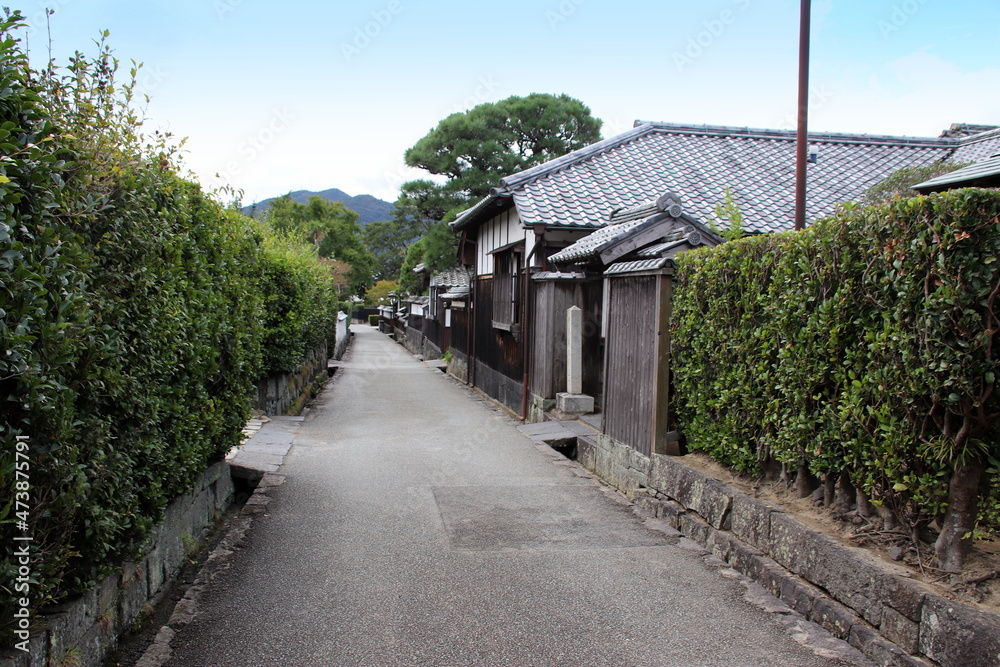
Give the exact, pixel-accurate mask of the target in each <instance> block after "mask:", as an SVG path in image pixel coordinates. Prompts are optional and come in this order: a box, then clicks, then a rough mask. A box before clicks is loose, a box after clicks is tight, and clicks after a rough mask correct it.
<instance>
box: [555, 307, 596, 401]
mask: <svg viewBox="0 0 1000 667" xmlns="http://www.w3.org/2000/svg"><path fill="white" fill-rule="evenodd" d="M566 388H567V389H568V391H566V392H564V393H558V394H556V408H557V409H558V410H559V411H560V412H562V413H564V414H566V415H574V414H582V413H585V412H593V411H594V398H593V397H592V396H587V395H586V394H584V393H583V311H582V310H580V309H579V308H578V307H576V306H572V307H571V308H569V309H568V310H567V311H566Z"/></svg>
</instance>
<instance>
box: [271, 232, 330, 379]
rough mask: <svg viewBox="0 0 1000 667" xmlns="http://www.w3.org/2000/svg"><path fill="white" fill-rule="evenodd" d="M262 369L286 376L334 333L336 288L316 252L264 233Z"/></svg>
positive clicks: (272, 234)
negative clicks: (285, 374)
mask: <svg viewBox="0 0 1000 667" xmlns="http://www.w3.org/2000/svg"><path fill="white" fill-rule="evenodd" d="M264 260H265V262H264V270H263V272H262V280H263V288H262V291H263V293H264V294H266V295H267V296H266V298H265V313H264V331H265V342H264V369H265V373H266V374H272V373H291V372H294V371H296V370H298V368H299V367H300V366H301V365H302V362H303V361H304V360H305V357H306V354H307V353H308V352H309V351H310V350H312V349H313V348H314V347H316V346H317V345H319V344H320V343H322V342H323V341H329V343H330V344H331V346H332V344H333V341H334V338H335V337H336V333H337V312H338V310H339V307H340V304H339V301H338V289H337V285H336V281H335V280H334V277H333V274H332V273H331V272H330V270H329V268H328V267H327V266H325V265H323V264H321V263H320V262H319V261H317V257H316V251H315V249H313V247H312V246H309V245H305V244H304V243H302V242H301V241H300V240H299V239H297V238H295V237H292V236H284V235H280V234H276V233H273V232H271V233H269V234H268V235H267V237H266V239H265V242H264Z"/></svg>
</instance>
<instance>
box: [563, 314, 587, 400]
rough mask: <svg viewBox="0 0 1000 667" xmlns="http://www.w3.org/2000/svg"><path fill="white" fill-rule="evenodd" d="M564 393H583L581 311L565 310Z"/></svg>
mask: <svg viewBox="0 0 1000 667" xmlns="http://www.w3.org/2000/svg"><path fill="white" fill-rule="evenodd" d="M566 391H567V393H570V394H582V393H583V311H582V310H580V309H579V308H577V307H576V306H573V307H571V308H569V309H567V310H566Z"/></svg>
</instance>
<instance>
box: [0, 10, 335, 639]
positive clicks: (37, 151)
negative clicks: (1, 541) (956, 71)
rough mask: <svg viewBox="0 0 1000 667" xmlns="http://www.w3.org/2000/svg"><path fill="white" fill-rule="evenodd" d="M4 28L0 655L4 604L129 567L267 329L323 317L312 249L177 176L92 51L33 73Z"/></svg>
mask: <svg viewBox="0 0 1000 667" xmlns="http://www.w3.org/2000/svg"><path fill="white" fill-rule="evenodd" d="M16 25H17V19H16V18H14V19H10V20H7V21H5V22H0V35H2V41H0V91H3V92H2V93H0V155H2V156H3V158H4V160H3V162H2V163H0V272H2V273H3V280H2V282H0V396H2V397H3V398H4V400H3V401H0V445H2V449H0V473H2V477H0V481H2V484H0V524H2V525H3V528H4V534H5V535H12V534H15V533H20V531H21V529H20V528H19V527H18V526H17V524H16V522H17V521H19V520H21V519H22V518H24V519H26V521H27V523H28V525H29V530H28V533H27V534H30V536H31V537H32V539H33V541H32V543H31V544H32V563H31V568H32V572H31V576H32V578H31V581H30V592H29V593H28V594H27V595H25V594H24V593H23V592H21V591H18V593H17V594H16V595H15V594H14V591H13V590H12V589H13V587H14V582H15V574H16V572H17V564H16V562H15V560H14V559H13V557H12V556H11V554H10V551H9V550H6V551H5V553H4V556H3V559H2V560H0V598H2V600H3V603H2V607H3V608H2V610H0V613H2V618H0V635H2V636H0V639H2V640H3V641H0V644H7V640H8V639H9V638H10V621H11V619H12V618H13V616H12V614H13V612H12V611H11V609H10V607H9V605H11V604H12V603H13V602H14V601H15V600H16V599H18V598H20V597H29V598H30V600H31V606H32V608H33V609H38V608H39V607H41V606H43V605H45V604H46V603H51V602H54V601H58V600H61V599H63V598H66V597H67V596H70V595H72V594H75V593H78V592H82V591H84V590H86V589H87V588H88V587H90V586H91V585H92V584H93V583H94V582H95V581H97V580H98V579H99V578H100V577H101V576H103V575H104V574H106V573H107V572H109V571H111V570H112V569H113V568H114V566H115V565H116V564H118V563H119V562H121V561H122V560H123V559H128V558H132V557H135V556H136V555H137V554H138V553H139V551H140V549H141V547H142V545H143V543H144V541H145V540H146V538H147V536H148V534H149V531H150V529H151V528H152V526H153V525H154V523H155V522H156V521H157V520H159V518H160V517H161V516H162V513H163V509H164V508H165V506H166V505H167V504H168V503H169V502H170V501H171V500H173V499H174V498H175V497H177V496H179V495H181V494H183V493H184V492H186V491H188V490H189V489H190V488H191V486H192V485H193V483H194V482H195V481H196V480H197V478H198V477H199V476H200V475H201V473H202V472H203V471H204V470H205V468H206V467H207V466H208V465H209V464H210V463H211V462H212V461H216V460H219V459H221V458H222V457H223V456H224V455H225V453H226V452H227V451H228V450H229V449H230V448H231V447H233V446H234V445H236V444H238V443H239V441H240V437H241V431H242V428H243V426H244V424H245V423H246V419H247V418H248V416H249V414H250V411H251V401H252V395H253V389H254V384H255V382H256V380H257V379H258V378H259V377H260V376H261V374H262V372H264V370H265V369H264V365H263V362H264V347H265V346H270V345H278V344H279V342H278V341H277V338H280V345H281V346H282V350H283V351H284V352H285V353H286V354H285V357H284V358H283V361H284V362H287V363H288V364H291V363H294V360H295V354H298V353H302V352H304V351H305V350H306V349H308V348H310V347H312V346H314V345H315V344H316V343H317V342H318V341H320V340H321V339H322V338H323V337H327V338H330V339H332V337H333V332H334V327H335V322H336V288H335V286H334V285H333V279H332V276H331V274H330V271H329V270H328V269H327V268H326V267H324V266H323V265H322V264H321V263H320V261H319V260H318V259H317V258H316V256H315V253H314V251H311V250H309V249H308V248H307V247H306V248H305V250H298V249H295V248H292V247H290V246H287V247H286V246H285V245H282V242H281V241H280V240H275V239H273V238H272V237H271V236H270V233H269V232H268V231H267V230H266V229H263V228H261V227H260V225H259V223H257V222H255V221H252V220H251V219H249V218H247V217H246V216H243V215H242V214H240V213H239V212H238V211H237V210H235V209H231V208H226V207H224V206H222V205H221V204H219V203H218V202H217V201H215V200H214V199H213V198H211V197H209V196H206V195H205V194H204V193H202V191H201V190H200V188H199V187H198V186H197V185H195V184H193V183H190V182H187V181H184V180H183V179H181V178H179V177H178V176H177V175H176V167H175V159H174V153H175V149H174V148H172V147H171V146H170V145H169V143H168V138H167V137H161V136H158V135H154V136H153V137H144V136H142V135H140V134H139V127H140V121H139V120H138V119H137V118H136V117H135V115H134V114H133V112H132V111H131V86H130V85H128V84H126V85H124V86H120V85H118V84H116V83H115V81H114V79H115V73H116V69H117V62H116V61H115V60H114V59H113V58H112V57H111V55H110V53H108V52H107V50H106V49H103V48H102V50H101V53H100V54H99V55H98V56H97V57H96V58H95V59H93V60H89V61H88V60H86V59H84V58H82V57H80V56H78V57H77V58H76V59H74V61H73V62H72V64H71V66H70V67H69V71H67V72H66V73H65V74H64V75H59V74H56V75H45V76H43V75H39V74H38V73H34V72H32V71H31V70H30V69H29V66H28V63H27V59H26V57H25V55H24V53H23V50H22V49H21V46H20V44H18V43H17V42H16V41H15V40H14V39H12V38H11V37H10V32H11V30H13V29H14V28H15V27H16ZM133 80H134V72H133ZM310 252H312V253H313V254H312V255H310V254H309V253H310ZM289 285H291V287H288V286H289ZM265 307H270V308H273V309H275V310H276V311H278V312H280V313H282V314H284V315H285V316H288V315H289V314H290V313H294V314H295V315H294V317H289V318H288V319H289V320H294V321H295V323H296V324H295V328H294V330H293V331H290V332H289V331H286V330H285V329H284V328H283V327H284V324H285V323H286V322H284V321H283V322H281V323H277V324H276V323H275V322H274V318H273V317H272V318H271V319H270V320H268V319H267V318H266V317H265V315H266V311H265ZM276 331H281V334H280V336H278V335H276V334H275V332H276ZM272 358H273V355H272V354H270V353H269V356H268V360H269V362H270V361H271V360H272ZM18 436H21V437H22V438H27V440H26V442H28V443H29V452H28V454H29V459H28V464H29V465H28V468H29V469H28V471H27V472H28V473H29V474H30V489H29V490H28V491H27V493H28V500H29V509H28V510H24V509H23V507H18V506H17V505H16V504H15V503H16V501H17V500H23V499H24V497H23V496H22V497H20V498H19V497H17V496H16V495H15V491H19V490H21V488H20V487H23V486H24V484H23V480H18V479H17V478H16V477H15V475H16V471H15V466H16V463H17V460H16V451H15V450H16V440H17V438H18ZM22 472H23V471H22ZM19 483H21V484H20V486H19ZM18 512H21V514H20V515H19V514H18ZM8 546H9V545H8Z"/></svg>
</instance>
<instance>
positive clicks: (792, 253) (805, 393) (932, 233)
mask: <svg viewBox="0 0 1000 667" xmlns="http://www.w3.org/2000/svg"><path fill="white" fill-rule="evenodd" d="M998 257H1000V192H997V191H991V190H974V189H964V190H956V191H951V192H948V193H943V194H936V195H931V196H927V197H915V198H912V199H902V200H901V199H896V200H894V201H892V202H890V203H887V204H884V205H880V206H876V207H867V208H861V207H857V206H855V207H850V208H845V209H844V210H843V211H842V212H841V213H840V214H839V215H838V216H836V217H835V218H832V219H828V220H823V221H820V222H818V223H816V224H815V225H814V226H812V227H810V228H808V229H806V230H804V231H802V232H798V233H793V232H790V233H784V234H777V235H772V236H764V237H754V238H747V239H743V240H740V241H735V242H730V243H726V244H724V245H722V246H719V247H718V248H715V249H712V250H702V251H697V252H690V253H684V254H683V255H682V256H680V257H679V258H678V260H677V264H678V275H677V284H676V287H675V292H674V305H673V314H674V324H673V339H672V345H673V348H672V354H673V361H672V364H673V365H672V369H673V372H674V382H675V386H676V391H677V394H676V402H675V409H676V414H677V419H678V421H679V423H680V425H681V428H682V429H683V430H684V432H685V435H686V437H687V439H688V441H689V443H690V445H691V446H692V447H693V448H695V449H700V450H702V451H705V452H706V453H708V454H710V455H711V456H712V457H714V458H715V459H717V460H719V461H720V462H723V463H725V464H727V465H730V466H732V467H734V468H736V469H737V470H741V471H747V472H751V473H759V472H761V470H762V465H763V464H764V463H765V462H767V461H771V460H773V461H777V462H780V463H782V464H784V465H785V467H786V469H789V470H792V471H794V470H798V469H803V470H805V469H808V471H809V472H811V473H812V474H813V475H818V476H823V477H825V478H826V479H827V480H838V479H839V480H840V482H841V484H842V486H846V487H848V488H850V487H851V484H848V482H850V483H852V484H853V486H856V487H857V488H859V489H861V490H862V491H863V492H864V494H867V497H868V499H870V500H871V501H873V502H874V503H876V504H878V505H881V506H882V507H883V508H884V510H885V512H886V515H887V520H889V522H890V523H893V522H896V521H898V522H900V523H902V524H904V525H906V526H908V527H910V528H911V529H912V530H913V534H914V535H916V534H917V531H918V529H919V528H922V527H924V526H926V525H928V524H929V523H930V522H931V521H933V520H937V521H938V524H939V527H941V528H942V533H941V537H940V538H939V540H938V554H937V555H938V557H939V560H940V561H941V562H942V564H944V565H945V566H946V567H945V569H949V570H954V569H955V567H956V564H957V563H959V562H960V561H961V554H962V553H964V549H966V548H967V547H968V540H966V539H963V538H966V537H968V533H971V532H972V530H973V528H974V527H976V526H977V525H978V529H979V530H981V531H996V530H997V529H1000V494H998V492H997V484H996V481H997V473H998V467H1000V465H998V458H1000V441H998V438H997V436H998V435H1000V432H998V431H1000V428H998V426H1000V400H998V397H997V395H996V393H995V391H994V388H995V382H996V374H997V359H998V355H1000V346H998V345H996V344H995V343H997V342H998V339H997V335H998V331H1000V319H998V315H1000V314H998V308H997V303H996V297H997V295H998V293H1000V266H998V261H997V258H998ZM841 473H843V475H842V474H841ZM803 474H804V473H803ZM970 494H971V495H970ZM963 512H964V513H965V514H966V516H965V517H964V519H963V517H962V513H963ZM970 512H971V515H970V514H969V513H970ZM963 520H964V523H962V522H963ZM956 522H958V523H956ZM950 529H951V530H952V532H951V533H950V534H949V530H950ZM956 530H957V531H959V534H958V535H957V536H956V534H955V533H954V531H956ZM945 542H948V543H949V544H945ZM956 558H957V560H956Z"/></svg>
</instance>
